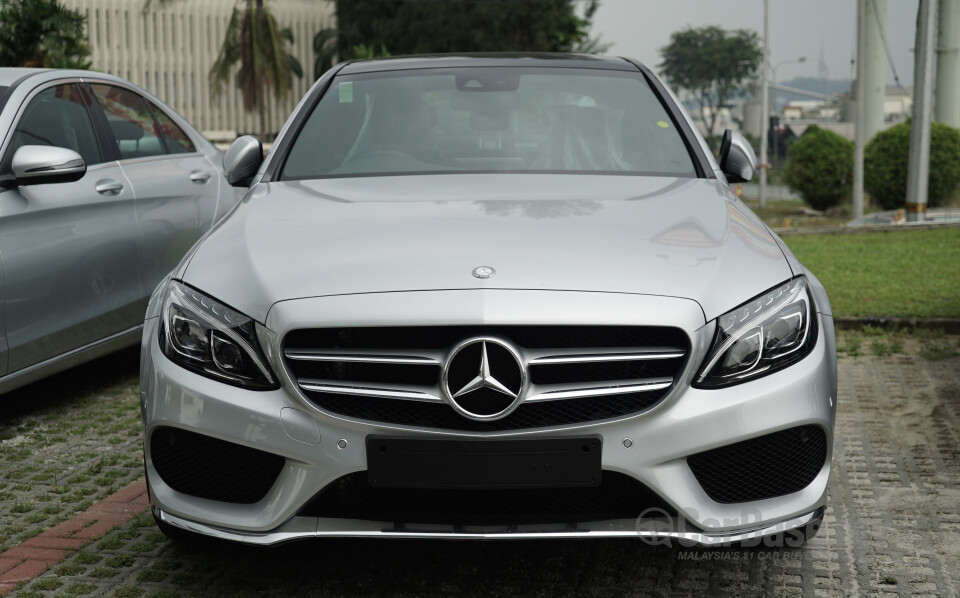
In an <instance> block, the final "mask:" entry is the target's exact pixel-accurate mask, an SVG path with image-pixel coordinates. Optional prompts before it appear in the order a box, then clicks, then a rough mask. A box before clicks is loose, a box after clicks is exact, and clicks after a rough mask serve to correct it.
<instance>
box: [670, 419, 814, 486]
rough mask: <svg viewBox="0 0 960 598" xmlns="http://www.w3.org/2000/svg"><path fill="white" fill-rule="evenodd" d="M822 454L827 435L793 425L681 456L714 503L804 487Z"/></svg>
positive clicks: (809, 428) (810, 478)
mask: <svg viewBox="0 0 960 598" xmlns="http://www.w3.org/2000/svg"><path fill="white" fill-rule="evenodd" d="M826 458H827V435H826V433H825V432H824V431H823V429H822V428H820V427H818V426H799V427H796V428H790V429H788V430H783V431H781V432H774V433H773V434H767V435H766V436H760V437H758V438H751V439H750V440H744V441H743V442H738V443H736V444H731V445H728V446H723V447H720V448H716V449H713V450H709V451H704V452H702V453H698V454H696V455H693V456H691V457H687V463H689V465H690V469H692V470H693V475H695V476H696V478H697V481H698V482H700V485H701V486H702V487H703V490H704V492H706V493H707V495H708V496H710V498H712V499H713V500H715V501H717V502H720V503H735V502H748V501H752V500H762V499H765V498H773V497H776V496H783V495H785V494H790V493H792V492H798V491H800V490H802V489H804V488H806V487H807V486H808V485H809V484H810V482H812V481H813V479H814V478H816V477H817V474H818V473H820V470H821V468H822V467H823V464H824V461H825V460H826Z"/></svg>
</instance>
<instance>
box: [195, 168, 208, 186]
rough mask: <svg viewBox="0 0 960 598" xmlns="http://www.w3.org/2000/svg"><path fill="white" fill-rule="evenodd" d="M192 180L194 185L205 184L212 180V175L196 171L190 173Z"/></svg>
mask: <svg viewBox="0 0 960 598" xmlns="http://www.w3.org/2000/svg"><path fill="white" fill-rule="evenodd" d="M190 180H191V181H193V182H194V183H198V184H201V185H202V184H203V183H206V182H207V181H208V180H210V173H209V172H204V171H202V170H194V171H193V172H191V173H190Z"/></svg>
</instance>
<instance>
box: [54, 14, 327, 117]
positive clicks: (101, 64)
mask: <svg viewBox="0 0 960 598" xmlns="http://www.w3.org/2000/svg"><path fill="white" fill-rule="evenodd" d="M62 4H63V5H64V6H66V7H68V8H71V9H74V10H79V11H80V12H82V13H83V14H85V15H86V16H87V35H88V37H89V40H90V44H91V46H93V55H92V57H91V58H92V61H93V66H92V67H91V68H93V69H96V70H99V71H104V72H107V73H110V74H113V75H116V76H118V77H122V78H124V79H127V80H129V81H131V82H133V83H135V84H137V85H139V86H141V87H143V88H145V89H147V90H149V91H150V92H151V93H153V94H154V95H156V96H157V97H159V98H160V99H162V100H163V101H164V102H166V103H167V104H169V105H170V106H171V107H173V108H174V109H175V110H176V111H177V112H179V113H180V114H182V115H183V116H184V117H185V118H186V119H187V120H188V121H190V122H191V123H193V125H194V126H195V127H197V128H198V129H199V130H201V131H223V132H226V131H234V132H239V133H245V132H257V131H258V130H259V128H260V125H259V116H258V114H257V113H256V112H252V113H247V112H244V110H243V100H242V98H241V96H240V92H239V90H237V89H236V88H235V86H234V85H233V84H232V82H231V84H228V86H227V87H226V90H225V91H224V93H223V94H222V95H221V96H220V97H219V98H217V99H214V98H213V97H212V96H211V92H210V84H209V80H208V75H207V74H208V72H209V71H210V67H211V66H212V65H213V63H214V61H215V60H216V59H217V54H218V53H219V51H220V44H221V42H222V41H223V35H224V32H225V31H226V28H227V24H228V22H229V20H230V15H231V14H232V12H233V8H234V6H237V4H238V3H237V0H180V1H179V2H172V3H168V4H167V5H166V6H164V7H163V8H160V7H159V3H158V2H157V1H156V0H154V2H153V4H152V6H151V8H150V10H149V11H147V12H144V10H143V6H144V0H62ZM241 4H242V3H241ZM269 7H270V9H271V11H272V12H273V15H274V17H275V18H276V19H277V22H278V24H279V25H280V26H281V27H292V28H293V35H294V44H293V54H294V55H295V56H296V57H297V58H298V59H299V60H300V64H302V65H303V70H304V76H303V79H296V78H294V83H293V89H292V92H291V94H290V95H289V96H288V97H287V98H286V99H285V100H283V101H277V99H276V98H274V97H271V98H270V99H269V103H268V109H267V123H268V129H269V130H270V131H271V132H273V133H276V132H278V131H279V130H280V127H282V126H283V123H284V122H285V121H286V119H287V117H288V116H289V114H290V112H291V111H292V110H293V108H294V106H295V105H296V103H297V102H298V101H299V99H300V98H301V97H302V96H303V94H304V93H306V91H307V89H309V87H310V85H311V84H312V83H313V61H314V57H315V55H314V52H313V36H314V34H315V33H316V32H317V31H319V30H320V29H322V28H324V27H329V26H332V25H333V23H334V11H333V3H330V2H325V1H324V0H274V1H272V2H270V3H269ZM271 95H272V94H271ZM221 136H222V134H221Z"/></svg>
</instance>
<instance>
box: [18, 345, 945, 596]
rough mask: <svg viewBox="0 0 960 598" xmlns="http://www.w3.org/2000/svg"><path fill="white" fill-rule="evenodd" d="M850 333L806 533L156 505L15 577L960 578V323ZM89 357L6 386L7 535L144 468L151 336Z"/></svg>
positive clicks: (571, 590)
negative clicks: (554, 530)
mask: <svg viewBox="0 0 960 598" xmlns="http://www.w3.org/2000/svg"><path fill="white" fill-rule="evenodd" d="M841 347H842V348H843V350H844V352H843V355H842V357H841V362H840V376H841V382H840V397H839V399H840V403H839V421H838V430H837V433H838V438H839V443H838V446H837V450H836V452H835V455H834V478H833V481H832V484H831V496H830V506H829V509H828V511H827V521H826V525H825V527H824V529H823V530H822V531H821V533H820V535H819V536H817V537H816V538H815V539H814V540H812V541H811V542H809V543H808V544H807V545H806V546H805V547H804V548H801V549H796V550H790V551H774V550H766V551H764V550H720V551H704V550H683V549H667V548H663V547H650V546H645V545H643V544H641V543H639V542H636V541H589V542H587V541H584V542H513V543H439V542H421V541H416V542H414V541H410V542H381V541H325V542H322V543H309V544H296V545H289V546H285V547H281V548H278V549H274V550H253V549H244V548H229V547H223V546H213V547H210V546H184V545H179V544H174V543H171V542H169V541H167V540H166V539H165V538H164V537H163V535H162V534H160V533H159V532H158V531H157V529H156V528H155V527H154V524H153V521H152V518H151V517H150V516H149V515H148V514H144V515H143V516H139V517H136V518H134V519H133V520H131V521H130V522H128V523H127V524H125V525H123V526H121V527H118V528H116V529H114V530H113V531H111V532H109V533H107V535H106V536H104V537H103V538H102V539H100V540H98V541H96V542H95V543H94V544H91V545H89V546H87V547H86V548H84V549H82V550H81V551H79V552H77V553H75V554H74V555H73V556H71V557H69V558H68V559H67V560H65V561H64V562H63V563H61V564H60V565H58V566H56V567H54V568H53V569H51V570H49V571H47V572H46V573H44V574H43V575H41V576H40V577H39V578H37V579H36V580H34V581H32V582H30V583H29V584H27V585H25V586H24V587H23V588H22V589H21V590H20V591H19V592H18V593H17V594H16V595H18V596H51V595H81V594H87V595H116V596H192V595H204V596H207V595H209V596H293V595H297V596H300V595H303V596H313V595H316V596H320V595H357V594H360V595H391V596H392V595H402V596H422V595H436V594H441V593H444V594H474V595H480V594H483V595H495V596H508V595H517V596H527V595H558V594H577V595H581V594H585V595H611V594H618V595H654V596H721V595H740V596H783V595H788V596H793V595H796V596H808V597H814V596H941V597H946V596H957V595H958V593H960V488H958V484H960V337H956V336H939V335H935V334H933V335H931V334H930V333H929V332H918V333H916V334H913V335H910V334H902V333H901V334H890V333H879V332H873V333H855V332H845V333H844V334H843V337H842V338H841ZM85 371H86V374H84V375H79V374H76V373H73V374H71V375H68V376H65V377H64V376H61V377H59V378H56V379H53V380H52V381H49V382H46V383H44V384H42V385H36V386H35V387H31V388H30V389H27V390H25V391H23V392H21V393H18V394H17V395H15V396H14V400H13V401H11V400H10V396H7V397H3V400H2V401H0V402H2V405H0V440H2V442H0V473H2V481H0V523H2V526H3V527H2V529H3V532H2V535H0V548H3V549H5V548H9V547H10V546H11V545H15V544H17V543H18V542H22V541H23V540H25V539H26V538H27V537H31V536H32V535H36V534H37V533H39V532H40V531H42V530H43V529H45V528H46V527H52V526H53V525H55V524H56V523H58V522H59V521H61V520H63V519H65V518H66V517H67V516H69V515H70V514H72V513H73V512H74V511H75V510H77V508H78V506H89V504H92V503H93V502H95V501H98V500H102V499H103V498H104V497H106V496H107V495H108V494H110V493H112V492H113V491H114V490H116V489H117V488H118V487H121V486H123V485H124V484H126V483H127V482H129V481H130V480H133V479H135V478H137V477H138V476H139V475H140V474H139V469H138V467H139V461H138V459H139V453H138V451H139V437H138V436H137V430H138V423H137V422H138V419H137V412H136V409H137V399H136V356H135V354H123V355H120V356H119V357H115V358H110V359H107V360H104V361H101V362H99V363H98V364H96V365H95V366H92V367H88V368H85ZM102 378H106V382H101V381H100V380H101V379H102ZM53 397H58V398H56V399H54V398H53ZM74 497H79V498H77V499H76V500H74ZM88 503H89V504H88Z"/></svg>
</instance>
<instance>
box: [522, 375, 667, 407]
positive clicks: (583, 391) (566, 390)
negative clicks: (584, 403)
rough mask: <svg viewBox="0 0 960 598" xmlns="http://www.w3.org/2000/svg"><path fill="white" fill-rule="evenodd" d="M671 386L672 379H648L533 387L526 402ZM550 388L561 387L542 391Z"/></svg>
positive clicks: (581, 397) (643, 390)
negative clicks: (603, 383) (560, 387)
mask: <svg viewBox="0 0 960 598" xmlns="http://www.w3.org/2000/svg"><path fill="white" fill-rule="evenodd" d="M672 385H673V378H648V379H646V380H622V381H620V382H618V383H617V384H605V385H603V386H597V385H596V384H563V385H560V384H556V385H555V384H550V385H546V384H544V385H541V386H534V387H532V388H531V389H530V393H529V396H527V399H526V402H527V403H531V402H535V401H560V400H566V399H586V398H589V397H605V396H609V395H619V394H630V393H635V392H651V391H654V390H663V389H664V388H670V386H672ZM551 386H563V388H562V389H557V390H544V389H546V388H549V387H551Z"/></svg>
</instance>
